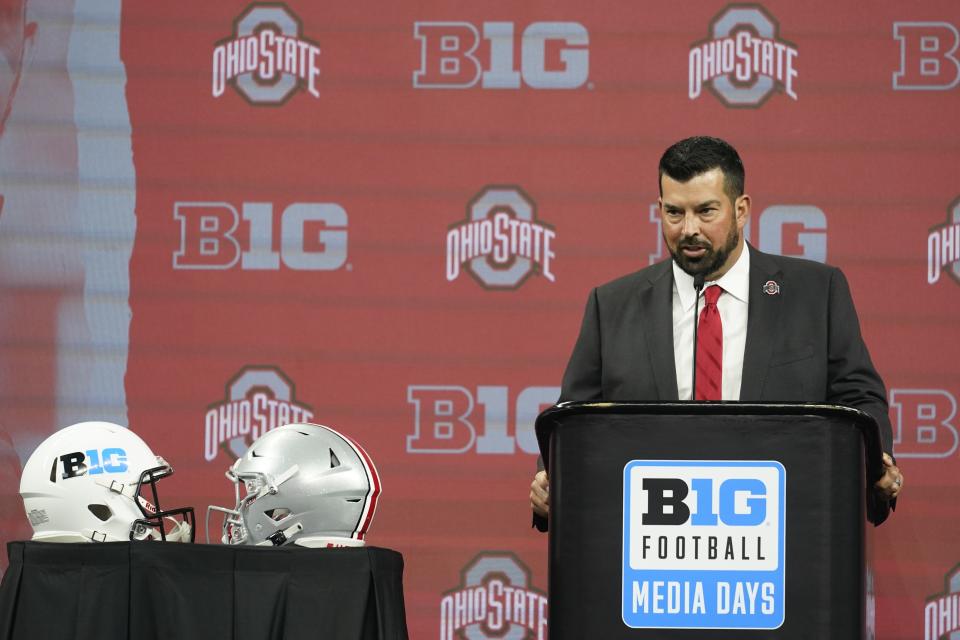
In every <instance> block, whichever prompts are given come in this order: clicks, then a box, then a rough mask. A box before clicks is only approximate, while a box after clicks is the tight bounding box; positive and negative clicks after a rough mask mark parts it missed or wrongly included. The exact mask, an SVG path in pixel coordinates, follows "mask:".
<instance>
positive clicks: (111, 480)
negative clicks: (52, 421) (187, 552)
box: [20, 422, 196, 542]
mask: <svg viewBox="0 0 960 640" xmlns="http://www.w3.org/2000/svg"><path fill="white" fill-rule="evenodd" d="M172 474H173V467H171V466H170V465H169V464H167V462H166V461H165V460H164V459H163V458H161V457H160V456H158V455H156V454H154V453H153V451H151V450H150V447H148V446H147V444H146V443H145V442H144V441H143V440H142V439H141V438H140V436H138V435H137V434H135V433H134V432H132V431H130V430H129V429H127V428H126V427H121V426H120V425H116V424H112V423H109V422H81V423H79V424H75V425H72V426H69V427H66V428H64V429H61V430H60V431H57V432H56V433H53V434H52V435H50V436H49V437H48V438H47V439H46V440H44V441H43V442H42V443H40V446H38V447H37V448H36V450H34V452H33V453H32V454H31V455H30V458H29V459H28V460H27V463H26V465H24V467H23V475H22V476H21V478H20V495H21V497H22V498H23V506H24V510H25V512H26V515H27V518H28V519H29V521H30V524H31V526H33V530H34V533H33V539H34V540H43V541H47V542H120V541H124V540H165V541H170V542H192V541H193V536H194V533H195V530H196V528H195V527H194V517H193V509H192V508H191V507H178V508H175V509H166V510H164V509H163V508H161V506H160V498H159V494H158V491H157V484H158V482H159V481H160V480H162V479H163V478H166V477H168V476H170V475H172Z"/></svg>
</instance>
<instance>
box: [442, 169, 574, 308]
mask: <svg viewBox="0 0 960 640" xmlns="http://www.w3.org/2000/svg"><path fill="white" fill-rule="evenodd" d="M556 236H557V233H556V231H554V229H553V227H552V226H550V225H548V224H545V223H544V222H542V221H539V220H537V207H536V204H535V203H534V202H533V200H532V199H531V198H530V196H528V195H527V194H526V193H524V192H523V190H522V189H521V188H520V187H517V186H488V187H484V188H483V189H482V190H481V191H480V193H478V194H477V195H476V196H475V197H474V198H473V200H471V201H470V203H469V204H467V219H466V220H465V221H462V222H458V223H456V224H453V225H451V226H450V228H449V229H448V230H447V245H446V246H447V269H446V274H447V280H448V281H451V282H452V281H453V280H456V279H457V278H458V277H459V276H460V272H461V269H465V270H466V271H467V272H468V273H469V274H470V275H471V276H473V278H474V279H475V280H476V281H477V282H478V283H480V286H482V287H484V288H486V289H516V288H517V287H519V286H520V285H521V284H523V283H524V281H526V280H527V278H529V277H530V276H531V275H532V274H534V273H539V274H541V275H542V276H543V277H544V278H546V279H547V280H549V281H550V282H555V281H556V276H555V275H554V273H553V260H554V258H555V257H556V255H555V254H554V249H553V247H554V241H555V240H556Z"/></svg>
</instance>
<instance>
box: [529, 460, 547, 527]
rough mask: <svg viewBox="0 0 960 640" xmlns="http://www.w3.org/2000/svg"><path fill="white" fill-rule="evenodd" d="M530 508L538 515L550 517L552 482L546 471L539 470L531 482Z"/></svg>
mask: <svg viewBox="0 0 960 640" xmlns="http://www.w3.org/2000/svg"><path fill="white" fill-rule="evenodd" d="M530 508H531V509H533V512H534V513H535V514H537V515H538V516H542V517H544V518H548V517H550V482H549V480H547V472H546V471H538V472H537V475H535V476H533V482H531V483H530Z"/></svg>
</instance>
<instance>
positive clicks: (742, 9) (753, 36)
mask: <svg viewBox="0 0 960 640" xmlns="http://www.w3.org/2000/svg"><path fill="white" fill-rule="evenodd" d="M708 32H709V34H710V35H709V37H708V38H707V39H706V40H703V41H701V42H697V43H695V44H694V45H693V46H692V47H691V48H690V54H689V59H688V63H689V70H690V78H689V95H690V99H691V100H694V99H696V98H698V97H699V96H700V93H701V91H702V89H703V86H704V85H707V86H708V87H709V88H710V90H711V91H712V92H713V94H714V95H716V96H717V98H718V99H719V100H720V101H721V102H722V103H724V104H725V105H727V106H728V107H759V106H760V105H762V104H763V103H764V102H765V101H766V100H767V98H769V97H770V95H771V94H772V93H773V92H774V91H782V92H784V93H786V94H787V95H788V96H790V97H791V98H793V99H794V100H796V99H797V92H796V88H795V83H796V79H797V55H798V52H797V47H796V46H795V45H793V44H791V43H789V42H787V41H786V40H783V39H782V38H780V35H779V32H780V26H779V25H778V24H777V21H776V20H775V19H774V18H773V16H771V15H770V14H769V13H767V10H766V9H764V8H763V7H762V6H760V5H759V4H732V5H729V6H728V7H727V8H726V9H724V10H723V11H721V12H720V14H719V15H717V17H716V18H714V19H713V20H712V21H711V22H710V28H709V31H708Z"/></svg>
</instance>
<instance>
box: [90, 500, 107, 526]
mask: <svg viewBox="0 0 960 640" xmlns="http://www.w3.org/2000/svg"><path fill="white" fill-rule="evenodd" d="M87 509H89V510H90V513H92V514H93V515H95V516H96V517H97V518H99V519H100V520H101V521H102V522H106V521H107V520H109V519H110V518H112V517H113V511H111V510H110V507H108V506H107V505H105V504H88V505H87Z"/></svg>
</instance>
